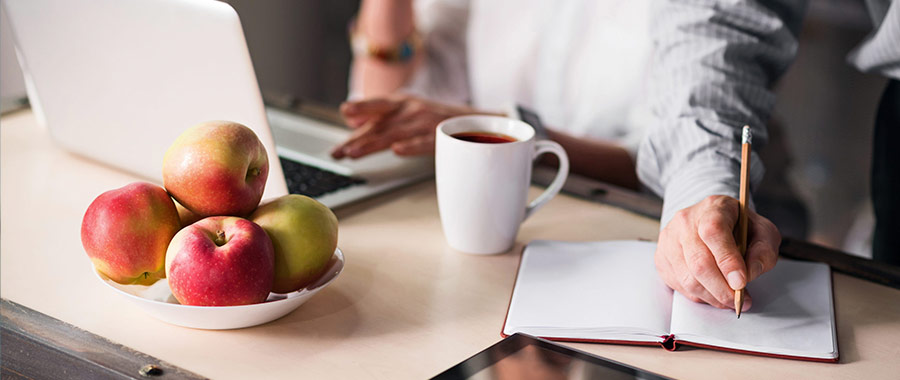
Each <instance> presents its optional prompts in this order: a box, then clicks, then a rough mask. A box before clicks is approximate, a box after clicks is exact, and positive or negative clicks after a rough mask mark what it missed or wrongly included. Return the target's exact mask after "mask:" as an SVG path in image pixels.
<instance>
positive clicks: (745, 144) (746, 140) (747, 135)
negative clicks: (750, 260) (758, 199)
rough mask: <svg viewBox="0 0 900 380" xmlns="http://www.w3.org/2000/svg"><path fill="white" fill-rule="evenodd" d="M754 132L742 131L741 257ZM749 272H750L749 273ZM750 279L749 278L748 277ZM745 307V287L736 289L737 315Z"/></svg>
mask: <svg viewBox="0 0 900 380" xmlns="http://www.w3.org/2000/svg"><path fill="white" fill-rule="evenodd" d="M752 139H753V134H752V133H751V132H750V126H747V125H745V126H744V128H743V130H742V131H741V190H740V204H741V210H740V213H739V214H738V232H737V233H738V240H737V244H738V249H739V250H740V252H741V257H743V258H746V257H747V227H748V226H747V221H748V220H747V217H748V215H747V207H749V198H750V144H751V143H752V142H751V140H752ZM748 274H749V273H748ZM748 280H749V278H748ZM743 307H744V289H743V288H741V289H737V290H735V291H734V312H735V313H737V317H738V318H741V309H742V308H743Z"/></svg>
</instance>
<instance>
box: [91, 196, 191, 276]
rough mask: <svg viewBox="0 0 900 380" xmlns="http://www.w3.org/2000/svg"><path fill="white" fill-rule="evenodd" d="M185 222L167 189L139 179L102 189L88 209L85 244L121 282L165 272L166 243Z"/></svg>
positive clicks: (108, 273) (96, 266) (96, 264)
mask: <svg viewBox="0 0 900 380" xmlns="http://www.w3.org/2000/svg"><path fill="white" fill-rule="evenodd" d="M179 228H180V222H179V221H178V212H177V211H175V204H174V203H173V202H172V199H171V198H169V194H167V193H166V190H165V189H163V188H162V187H159V186H157V185H153V184H149V183H146V182H136V183H132V184H129V185H125V186H123V187H121V188H118V189H115V190H110V191H107V192H105V193H103V194H100V196H98V197H97V198H96V199H94V201H93V202H91V204H90V206H88V208H87V211H85V213H84V219H82V222H81V244H82V245H83V246H84V251H85V252H87V255H88V257H90V259H91V262H92V263H93V264H94V269H96V270H97V271H98V272H100V273H101V274H103V275H105V276H106V277H109V278H110V279H111V280H113V281H115V282H118V283H120V284H140V285H150V284H153V283H154V282H156V281H157V280H159V279H161V278H164V277H165V263H166V248H167V247H168V245H169V241H170V240H172V237H173V236H175V233H176V232H178V229H179Z"/></svg>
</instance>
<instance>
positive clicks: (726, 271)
mask: <svg viewBox="0 0 900 380" xmlns="http://www.w3.org/2000/svg"><path fill="white" fill-rule="evenodd" d="M744 152H746V158H744V159H743V160H742V161H744V162H746V164H747V166H748V168H747V173H746V174H745V175H744V176H745V179H744V180H743V181H742V183H743V184H744V185H742V186H741V187H746V188H747V191H745V192H744V193H743V194H744V195H743V196H741V198H742V199H743V202H742V201H739V200H738V199H735V198H732V197H730V196H726V195H710V196H707V197H706V198H704V199H703V200H701V201H700V202H698V203H696V204H694V205H693V206H690V207H687V208H685V209H682V210H680V211H679V212H677V213H676V214H675V216H674V217H673V218H672V220H671V221H669V223H668V224H666V226H665V227H664V228H663V229H662V230H661V231H660V235H659V242H658V244H657V249H656V255H655V264H656V269H657V272H658V273H659V275H660V277H661V278H662V280H663V281H664V282H665V283H666V285H668V286H669V287H670V288H672V289H674V290H676V291H678V292H679V293H681V294H682V295H684V296H685V297H687V298H688V299H690V300H692V301H694V302H704V303H708V304H710V305H712V306H715V307H718V308H722V309H732V308H734V309H735V310H736V312H737V310H743V311H746V310H747V309H749V308H750V306H751V305H752V299H751V297H750V295H749V294H746V293H745V292H741V293H740V294H736V293H737V292H736V291H738V290H742V289H744V287H745V286H746V285H747V283H749V282H750V281H753V280H754V279H756V278H757V277H759V276H760V275H762V274H763V273H765V272H767V271H769V270H771V269H772V268H774V267H775V262H776V261H777V259H778V247H779V245H780V244H781V234H780V233H779V232H778V229H777V228H776V227H775V225H774V224H772V222H771V221H769V220H768V219H766V218H765V217H763V216H761V215H759V214H757V213H756V212H754V211H753V210H751V209H750V208H749V207H747V206H748V205H749V196H750V194H749V180H748V178H746V177H748V176H749V161H750V145H749V144H742V153H744ZM742 219H743V220H745V222H744V224H743V226H745V227H740V226H739V225H741V220H742ZM740 230H745V231H746V234H744V235H743V238H742V237H741V234H740V233H738V234H737V235H738V236H736V235H735V232H736V231H740ZM741 239H743V241H739V240H741ZM741 247H743V248H741ZM745 253H746V254H745ZM736 296H737V297H738V298H740V297H741V296H743V303H739V302H738V299H736V298H735V297H736Z"/></svg>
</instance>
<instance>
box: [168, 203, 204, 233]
mask: <svg viewBox="0 0 900 380" xmlns="http://www.w3.org/2000/svg"><path fill="white" fill-rule="evenodd" d="M172 202H175V210H176V211H178V220H180V221H181V227H182V228H184V227H187V226H190V225H191V224H194V222H196V221H198V220H200V219H203V218H202V217H201V216H200V215H197V214H195V213H194V212H193V211H191V210H188V209H187V208H185V207H184V206H182V205H181V203H178V201H176V200H174V199H173V200H172Z"/></svg>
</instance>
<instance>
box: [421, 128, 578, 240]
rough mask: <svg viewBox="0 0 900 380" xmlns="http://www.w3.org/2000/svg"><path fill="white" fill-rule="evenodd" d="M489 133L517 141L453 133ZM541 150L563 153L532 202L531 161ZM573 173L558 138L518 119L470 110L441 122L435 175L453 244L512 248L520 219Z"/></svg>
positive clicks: (446, 230) (446, 229) (448, 236)
mask: <svg viewBox="0 0 900 380" xmlns="http://www.w3.org/2000/svg"><path fill="white" fill-rule="evenodd" d="M460 133H487V134H492V135H500V136H507V137H510V138H512V139H514V140H515V141H512V142H503V143H485V142H472V141H466V140H462V139H460V138H456V137H453V135H457V134H460ZM542 153H552V154H554V155H556V156H557V157H558V158H559V171H558V172H557V174H556V178H555V179H554V180H553V182H552V183H551V184H550V186H549V187H548V188H547V190H545V191H544V193H543V194H541V195H540V196H538V197H537V198H536V199H535V200H534V201H532V202H531V203H528V188H529V186H530V185H531V166H532V163H533V161H534V158H535V157H537V156H538V155H540V154H542ZM568 173H569V158H568V156H566V152H565V150H563V148H562V147H561V146H560V145H559V144H557V143H556V142H553V141H549V140H541V141H535V137H534V129H533V128H532V127H531V126H530V125H528V124H526V123H525V122H522V121H520V120H516V119H509V118H505V117H500V116H484V115H471V116H460V117H454V118H450V119H447V120H445V121H443V122H441V123H440V124H439V125H438V127H437V137H436V146H435V181H436V182H437V198H438V209H439V210H440V214H441V224H442V225H443V227H444V236H445V237H446V239H447V243H448V244H449V245H450V247H452V248H453V249H456V250H458V251H462V252H466V253H475V254H493V253H501V252H505V251H508V250H509V249H510V248H512V246H513V243H515V240H516V234H517V233H518V231H519V225H520V224H522V222H523V221H524V220H525V219H526V218H528V217H529V216H531V214H534V212H535V211H537V210H538V209H539V208H541V207H542V206H543V205H544V204H545V203H547V201H549V200H550V198H553V196H555V195H556V194H557V193H559V190H560V189H561V188H562V186H563V183H565V181H566V176H567V175H568Z"/></svg>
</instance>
